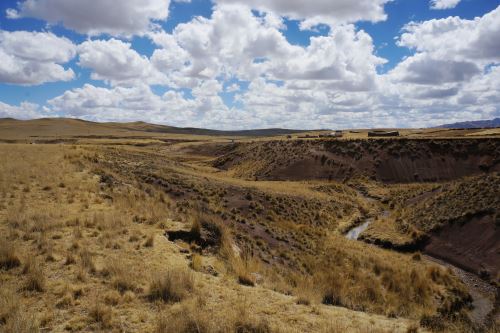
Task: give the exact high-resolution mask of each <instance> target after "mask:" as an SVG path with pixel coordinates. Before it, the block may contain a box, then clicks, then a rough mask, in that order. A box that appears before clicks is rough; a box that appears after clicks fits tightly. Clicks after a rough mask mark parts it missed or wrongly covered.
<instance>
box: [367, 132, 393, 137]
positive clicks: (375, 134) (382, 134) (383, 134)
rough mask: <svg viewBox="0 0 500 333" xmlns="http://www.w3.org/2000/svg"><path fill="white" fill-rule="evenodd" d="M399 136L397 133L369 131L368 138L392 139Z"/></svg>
mask: <svg viewBox="0 0 500 333" xmlns="http://www.w3.org/2000/svg"><path fill="white" fill-rule="evenodd" d="M394 136H399V132H398V131H370V132H368V137H394Z"/></svg>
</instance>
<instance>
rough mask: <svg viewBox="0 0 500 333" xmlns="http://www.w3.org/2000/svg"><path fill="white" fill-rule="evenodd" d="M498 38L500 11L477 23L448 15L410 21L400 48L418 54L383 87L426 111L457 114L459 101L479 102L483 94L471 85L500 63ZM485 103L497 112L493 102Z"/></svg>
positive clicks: (402, 63)
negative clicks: (496, 39) (451, 111)
mask: <svg viewBox="0 0 500 333" xmlns="http://www.w3.org/2000/svg"><path fill="white" fill-rule="evenodd" d="M497 35H500V7H498V8H496V9H495V10H493V11H491V12H490V13H487V14H485V15H484V16H482V17H477V18H475V19H473V20H465V19H461V18H458V17H448V18H444V19H438V20H437V19H434V20H429V21H425V22H418V23H415V22H412V23H410V24H408V25H406V27H405V28H404V32H403V34H402V35H401V37H400V38H399V40H398V45H399V46H401V47H407V48H410V49H413V50H415V52H416V53H415V54H414V55H412V56H410V57H408V58H406V59H404V60H403V61H401V62H400V63H399V64H398V65H397V66H396V67H395V68H394V69H393V70H392V71H390V72H389V73H388V74H387V75H385V78H384V80H382V81H383V82H384V89H386V90H392V91H394V93H397V94H398V95H399V98H400V99H401V100H406V101H412V102H411V103H417V104H418V107H419V108H421V109H423V110H425V109H429V110H446V109H448V108H450V109H451V110H453V108H455V109H456V108H458V107H457V105H458V104H460V103H459V100H462V101H464V102H466V101H478V98H479V96H478V95H479V91H477V90H474V89H471V87H472V85H471V83H472V82H474V83H475V84H478V82H482V81H481V80H483V79H484V78H485V77H486V76H488V75H485V74H484V73H485V72H486V71H487V69H488V67H489V66H491V65H492V64H495V63H498V62H499V61H500V46H499V45H498V43H496V42H494V40H495V37H494V36H497ZM489 75H490V76H491V74H489ZM385 79H387V80H385ZM487 82H489V83H490V84H493V81H491V80H490V81H487ZM391 85H394V87H391ZM482 85H484V83H482ZM492 88H493V86H492V87H491V89H492ZM464 91H467V93H464ZM481 94H482V93H481ZM416 99H418V100H419V101H415V100H416ZM422 100H424V101H422ZM425 100H429V101H425ZM483 101H484V99H483ZM484 102H485V103H487V104H488V105H489V106H490V108H495V109H496V110H498V105H495V104H494V102H493V101H491V100H488V101H484ZM483 106H484V105H483ZM485 109H486V107H485ZM478 112H479V111H478ZM481 112H483V113H484V112H485V111H481Z"/></svg>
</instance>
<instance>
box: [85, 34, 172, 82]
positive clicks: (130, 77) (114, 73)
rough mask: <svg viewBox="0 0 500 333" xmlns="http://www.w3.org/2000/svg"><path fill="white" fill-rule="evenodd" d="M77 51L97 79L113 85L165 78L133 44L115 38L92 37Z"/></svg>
mask: <svg viewBox="0 0 500 333" xmlns="http://www.w3.org/2000/svg"><path fill="white" fill-rule="evenodd" d="M78 54H79V62H78V64H79V65H80V66H82V67H86V68H90V69H91V70H92V74H91V77H92V79H94V80H105V81H108V82H110V83H111V84H113V85H116V84H131V83H134V82H137V81H140V82H143V83H150V84H155V83H160V82H161V81H162V78H161V76H160V75H159V73H158V72H157V71H155V69H154V68H153V66H152V65H151V63H150V61H149V59H148V58H147V57H145V56H141V55H140V54H139V53H137V52H136V51H135V50H133V49H132V48H131V44H130V43H125V42H123V41H120V40H117V39H114V38H112V39H109V40H90V41H86V42H83V43H82V44H80V45H79V46H78Z"/></svg>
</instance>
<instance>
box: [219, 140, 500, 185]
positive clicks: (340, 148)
mask: <svg viewBox="0 0 500 333" xmlns="http://www.w3.org/2000/svg"><path fill="white" fill-rule="evenodd" d="M213 166H215V167H217V168H219V169H223V170H228V171H230V172H231V173H232V174H234V175H235V176H239V177H243V178H257V179H263V180H315V179H317V180H325V179H326V180H328V179H331V180H345V179H349V178H352V177H356V176H367V177H369V178H371V179H373V180H377V181H381V182H389V183H391V182H392V183H398V182H401V183H407V182H420V181H424V182H428V181H446V180H452V179H457V178H460V177H464V176H471V175H477V174H481V173H488V172H495V171H500V140H499V139H466V140H453V139H437V140H427V139H424V140H406V139H396V140H394V139H377V140H352V141H344V140H315V141H306V140H294V141H267V142H253V143H240V144H236V145H233V146H232V148H231V149H229V150H226V151H225V153H224V154H223V155H221V156H219V157H218V158H217V159H216V160H215V161H214V162H213Z"/></svg>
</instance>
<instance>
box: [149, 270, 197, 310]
mask: <svg viewBox="0 0 500 333" xmlns="http://www.w3.org/2000/svg"><path fill="white" fill-rule="evenodd" d="M193 288H194V277H193V275H192V273H191V272H190V271H188V270H185V269H179V270H171V269H169V270H167V271H166V272H164V273H157V274H156V275H154V276H153V278H152V279H151V282H150V285H149V294H148V298H149V300H150V301H156V300H161V301H163V302H180V301H181V300H183V299H184V298H186V296H187V295H188V294H189V293H190V292H192V291H193Z"/></svg>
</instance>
